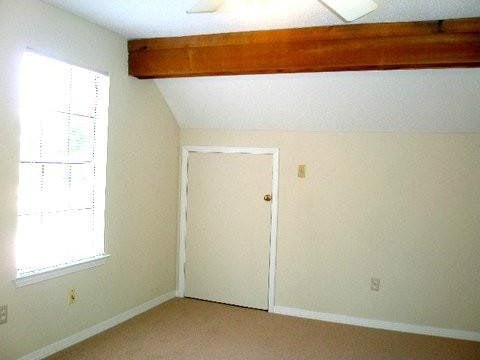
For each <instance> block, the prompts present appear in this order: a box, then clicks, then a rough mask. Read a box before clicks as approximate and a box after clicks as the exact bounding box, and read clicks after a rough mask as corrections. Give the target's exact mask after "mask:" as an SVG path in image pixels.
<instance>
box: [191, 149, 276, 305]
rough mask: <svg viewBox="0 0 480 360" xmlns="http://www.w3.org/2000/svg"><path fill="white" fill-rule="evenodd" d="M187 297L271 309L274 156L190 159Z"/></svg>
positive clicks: (206, 155)
mask: <svg viewBox="0 0 480 360" xmlns="http://www.w3.org/2000/svg"><path fill="white" fill-rule="evenodd" d="M187 189H188V193H187V194H188V195H187V230H186V241H185V244H186V250H185V260H186V262H185V296H187V297H192V298H198V299H203V300H210V301H217V302H222V303H227V304H234V305H240V306H247V307H252V308H257V309H268V276H269V245H270V226H271V219H270V216H271V202H269V201H265V199H264V196H265V195H266V194H271V193H272V155H254V154H223V153H191V154H190V156H189V160H188V188H187Z"/></svg>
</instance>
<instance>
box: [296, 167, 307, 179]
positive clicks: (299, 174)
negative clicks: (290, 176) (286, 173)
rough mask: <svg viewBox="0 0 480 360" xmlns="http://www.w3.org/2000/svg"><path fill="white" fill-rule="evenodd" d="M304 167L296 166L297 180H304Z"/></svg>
mask: <svg viewBox="0 0 480 360" xmlns="http://www.w3.org/2000/svg"><path fill="white" fill-rule="evenodd" d="M305 168H306V166H305V165H298V177H299V178H302V179H303V178H304V177H305V170H306V169H305Z"/></svg>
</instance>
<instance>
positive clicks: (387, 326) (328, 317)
mask: <svg viewBox="0 0 480 360" xmlns="http://www.w3.org/2000/svg"><path fill="white" fill-rule="evenodd" d="M272 312H273V313H276V314H281V315H288V316H296V317H301V318H306V319H314V320H322V321H328V322H333V323H339V324H347V325H355V326H362V327H368V328H374V329H383V330H391V331H399V332H406V333H412V334H420V335H431V336H439V337H445V338H452V339H459V340H470V341H480V333H478V332H473V331H464V330H455V329H443V328H436V327H431V326H420V325H412V324H405V323H395V322H389V321H381V320H372V319H364V318H358V317H353V316H346V315H338V314H330V313H321V312H316V311H310V310H302V309H295V308H290V307H284V306H274V308H273V311H272Z"/></svg>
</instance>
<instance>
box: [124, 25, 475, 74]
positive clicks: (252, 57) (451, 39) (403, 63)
mask: <svg viewBox="0 0 480 360" xmlns="http://www.w3.org/2000/svg"><path fill="white" fill-rule="evenodd" d="M128 51H129V74H130V75H132V76H135V77H137V78H141V79H147V78H169V77H189V76H214V75H244V74H275V73H296V72H320V71H347V70H388V69H422V68H452V67H480V18H472V19H455V20H438V21H425V22H404V23H381V24H358V25H342V26H325V27H312V28H301V29H285V30H266V31H250V32H239V33H227V34H214V35H196V36H183V37H170V38H156V39H138V40H130V41H129V42H128Z"/></svg>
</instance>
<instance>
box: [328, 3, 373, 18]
mask: <svg viewBox="0 0 480 360" xmlns="http://www.w3.org/2000/svg"><path fill="white" fill-rule="evenodd" d="M320 1H321V2H322V3H324V4H325V5H326V6H327V7H329V8H330V9H331V10H333V11H334V12H336V13H337V14H338V15H340V17H342V18H343V19H345V20H346V21H353V20H356V19H358V18H361V17H362V16H365V15H367V14H368V13H370V12H372V11H373V10H375V9H376V8H377V4H376V3H375V2H374V1H372V0H320Z"/></svg>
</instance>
